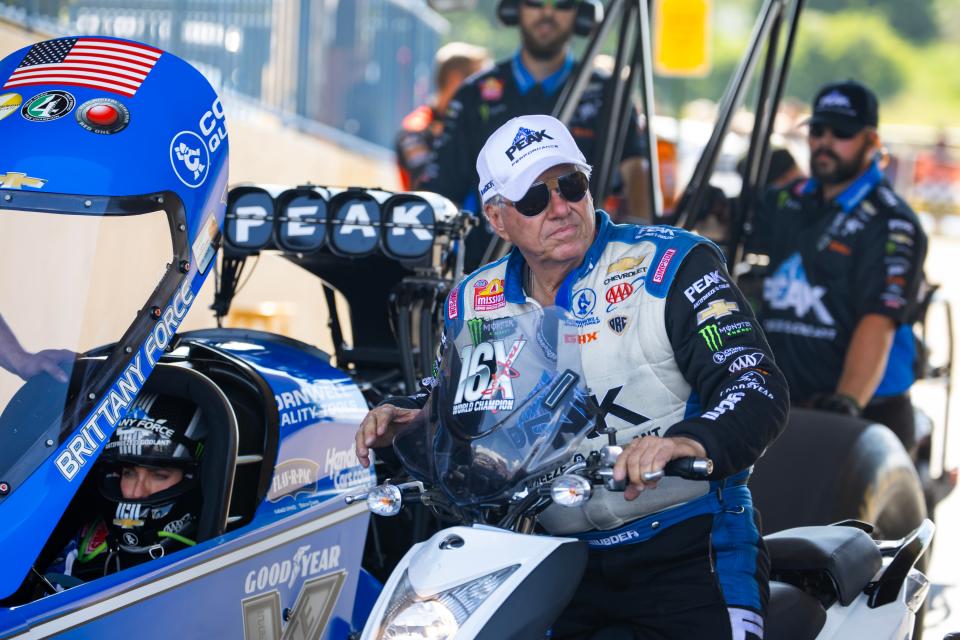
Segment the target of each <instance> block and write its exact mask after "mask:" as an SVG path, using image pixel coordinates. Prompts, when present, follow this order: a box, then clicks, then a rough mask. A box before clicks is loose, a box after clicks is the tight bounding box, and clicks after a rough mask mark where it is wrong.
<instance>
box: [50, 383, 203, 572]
mask: <svg viewBox="0 0 960 640" xmlns="http://www.w3.org/2000/svg"><path fill="white" fill-rule="evenodd" d="M206 434H207V429H206V425H205V422H204V419H203V414H202V412H201V411H200V408H199V407H197V406H196V405H195V404H193V403H191V402H189V401H186V400H183V399H181V398H177V397H174V396H170V395H162V394H155V393H145V394H142V395H141V396H140V397H138V398H137V400H136V401H135V403H134V405H133V407H132V408H131V409H130V412H129V413H128V414H127V416H126V417H125V418H124V419H123V420H121V421H120V424H119V426H118V427H117V430H116V431H115V432H114V434H113V436H112V437H111V438H110V441H109V442H108V443H107V445H106V447H105V449H104V452H103V454H102V456H101V458H100V463H99V470H98V472H97V477H98V487H97V489H98V491H99V494H100V497H102V498H103V502H102V504H103V509H102V513H101V514H100V516H99V517H98V518H96V519H95V520H93V521H92V522H89V523H87V524H86V525H85V526H83V527H82V528H81V530H80V532H79V535H78V536H77V537H76V539H74V540H73V541H71V542H70V544H68V545H67V547H66V548H65V549H64V551H63V553H62V554H61V556H60V557H59V558H58V559H57V561H56V562H55V563H54V565H53V566H51V567H50V569H49V570H48V572H47V578H48V579H51V581H52V582H54V583H55V584H59V585H61V586H64V587H68V586H73V585H74V584H77V583H79V582H82V581H85V580H90V579H93V578H96V577H99V576H102V575H105V574H107V573H112V572H115V571H119V570H121V569H125V568H128V567H131V566H134V565H137V564H140V563H141V562H144V561H146V560H150V559H155V558H160V557H163V556H164V555H166V554H167V553H170V552H172V551H176V550H178V549H182V548H184V547H186V546H193V545H194V544H196V541H195V538H196V532H197V519H198V517H199V513H200V508H201V504H202V497H201V493H200V481H199V464H200V460H201V459H202V456H203V446H204V440H205V437H206Z"/></svg>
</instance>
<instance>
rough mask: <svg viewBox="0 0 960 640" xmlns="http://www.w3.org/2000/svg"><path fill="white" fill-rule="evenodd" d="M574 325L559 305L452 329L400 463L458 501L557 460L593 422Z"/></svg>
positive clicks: (513, 483)
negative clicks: (426, 401)
mask: <svg viewBox="0 0 960 640" xmlns="http://www.w3.org/2000/svg"><path fill="white" fill-rule="evenodd" d="M586 398H587V393H586V391H585V389H584V384H583V372H582V364H581V352H580V345H579V337H578V335H577V328H576V325H575V324H574V323H573V320H572V318H570V317H569V315H568V314H567V312H565V311H563V310H562V309H559V308H556V307H549V308H547V309H544V310H536V311H533V312H530V313H527V314H524V315H520V316H514V317H510V318H497V319H493V320H487V319H479V318H476V319H472V320H468V321H466V322H462V323H459V324H458V325H457V326H455V327H454V328H453V329H450V328H448V330H447V332H446V334H445V336H444V345H443V347H442V353H441V367H440V371H439V376H438V381H437V385H436V387H435V388H434V390H433V392H432V393H431V397H430V399H429V401H428V403H427V406H426V407H425V409H424V411H423V412H422V413H421V416H420V419H418V420H417V421H416V424H415V425H414V424H412V425H411V426H410V428H408V429H406V430H404V432H403V433H402V434H400V435H398V436H397V438H396V439H395V440H394V449H395V450H396V452H397V454H398V456H399V457H400V459H401V461H402V462H403V463H404V466H405V467H406V468H407V470H408V471H410V472H411V473H412V474H413V475H415V476H417V477H419V478H420V479H421V480H425V481H430V482H433V483H436V484H438V485H440V486H441V487H442V488H443V489H444V491H445V493H447V494H448V496H449V497H450V499H451V500H452V501H453V502H454V503H455V504H458V505H461V506H469V505H477V504H480V503H496V502H498V501H500V500H502V499H503V498H506V497H509V496H510V495H512V494H513V493H514V492H516V491H518V490H520V489H522V486H521V485H523V484H524V483H525V481H527V480H529V479H531V478H535V477H539V476H541V475H543V474H545V473H548V472H550V471H552V470H554V469H556V468H557V467H559V466H561V465H562V464H563V463H564V462H566V461H567V459H568V458H570V457H571V456H572V455H573V452H574V451H575V450H576V448H577V446H578V445H579V444H580V442H581V441H582V440H583V438H584V437H585V436H586V434H587V433H588V432H589V430H590V429H591V428H592V426H593V423H592V421H591V420H590V419H589V417H588V416H589V412H588V408H587V403H586Z"/></svg>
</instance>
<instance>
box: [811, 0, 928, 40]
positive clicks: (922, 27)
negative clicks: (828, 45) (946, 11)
mask: <svg viewBox="0 0 960 640" xmlns="http://www.w3.org/2000/svg"><path fill="white" fill-rule="evenodd" d="M936 4H937V0H846V1H843V0H839V1H838V0H810V1H809V2H808V3H807V8H809V9H816V10H820V11H824V12H833V13H845V12H847V11H851V10H852V11H862V12H864V13H875V14H876V15H879V16H881V17H882V18H883V19H884V20H885V21H886V22H887V23H888V24H890V25H891V26H892V27H893V28H894V29H895V30H896V31H897V33H899V34H900V35H901V36H903V37H904V38H906V39H907V40H912V41H915V42H929V41H930V40H932V39H933V38H935V37H936V36H937V35H938V31H939V30H938V29H937V10H936Z"/></svg>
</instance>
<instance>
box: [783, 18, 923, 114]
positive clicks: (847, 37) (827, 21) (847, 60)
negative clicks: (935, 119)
mask: <svg viewBox="0 0 960 640" xmlns="http://www.w3.org/2000/svg"><path fill="white" fill-rule="evenodd" d="M911 57H912V48H911V47H910V45H909V44H908V43H906V42H905V41H904V40H903V39H901V38H900V37H899V36H898V35H897V34H896V33H894V31H893V30H892V29H891V28H890V26H889V25H888V24H887V22H886V21H885V20H884V19H883V18H882V17H880V16H878V15H876V14H874V13H867V12H858V11H845V12H843V13H838V14H832V15H828V14H822V13H818V12H816V11H809V12H806V13H805V15H804V16H803V17H802V19H801V25H800V31H799V32H798V34H797V47H796V51H795V53H794V59H793V65H792V68H791V72H790V80H789V83H788V85H787V93H788V94H789V95H792V96H794V97H796V98H799V99H801V100H804V101H806V100H809V99H810V98H811V97H812V96H813V95H814V93H816V90H817V88H818V87H820V86H821V85H823V84H824V83H826V82H830V81H832V80H842V79H845V78H855V79H857V80H859V81H860V82H862V83H864V84H866V85H867V86H868V87H870V88H871V89H873V90H874V91H875V92H876V93H877V96H878V97H879V98H880V99H881V100H884V99H889V98H892V97H893V96H895V95H896V94H897V93H899V92H900V91H901V90H902V89H903V87H904V86H905V82H906V79H907V74H908V71H907V64H908V61H909V58H911Z"/></svg>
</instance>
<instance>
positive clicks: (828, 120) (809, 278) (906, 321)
mask: <svg viewBox="0 0 960 640" xmlns="http://www.w3.org/2000/svg"><path fill="white" fill-rule="evenodd" d="M877 122H878V106H877V98H876V96H875V95H874V94H873V92H872V91H870V90H869V89H868V88H867V87H865V86H863V85H862V84H860V83H858V82H855V81H853V80H847V81H843V82H835V83H831V84H828V85H826V86H824V87H823V88H822V89H820V91H819V92H818V93H817V95H816V97H815V99H814V101H813V116H812V117H811V118H810V120H809V139H808V141H809V145H810V174H811V178H810V179H809V180H798V181H795V182H793V183H792V184H789V185H787V186H786V187H783V188H778V189H774V190H772V191H770V192H768V194H767V195H766V197H765V199H764V202H763V204H762V206H761V207H760V210H759V212H758V214H757V219H756V221H755V222H756V225H755V232H754V234H753V238H752V240H751V246H752V247H753V251H755V252H757V253H764V254H767V255H769V257H770V265H769V272H768V273H769V275H768V276H767V277H766V279H765V281H764V286H763V303H762V308H761V309H760V311H759V313H758V316H759V317H760V319H761V321H762V322H763V328H764V330H765V331H766V333H767V336H768V338H769V340H770V345H771V346H772V347H773V351H774V353H775V354H776V356H777V362H778V363H779V365H780V366H781V367H782V368H783V372H784V374H786V376H787V381H788V382H789V383H790V395H791V398H792V399H793V402H794V403H797V404H801V405H805V406H812V407H815V408H819V409H824V410H827V411H836V412H839V413H845V414H849V415H853V416H858V415H861V414H862V415H864V416H865V417H867V418H870V419H872V420H876V421H878V422H881V423H883V424H886V425H888V426H889V427H890V428H891V429H893V430H894V431H895V432H896V433H897V435H898V436H899V437H900V439H901V440H902V441H903V443H904V446H905V447H906V448H907V450H908V451H910V450H911V449H912V448H913V447H914V445H915V437H914V419H913V407H912V406H911V403H910V397H909V393H908V392H909V389H910V385H911V384H913V380H914V373H913V365H914V355H915V354H914V340H913V333H912V330H911V326H910V323H911V322H912V320H913V317H914V315H915V312H916V310H917V306H918V305H917V297H918V288H919V287H920V283H921V280H922V270H923V260H924V257H925V255H926V251H927V238H926V235H925V234H924V232H923V229H922V228H921V226H920V223H919V221H918V220H917V217H916V215H915V214H914V213H913V211H912V210H911V209H910V207H909V206H908V205H907V204H906V203H905V202H904V201H903V200H901V199H900V198H899V197H898V196H897V195H896V194H895V193H894V192H893V189H892V187H891V186H890V183H889V182H888V181H887V180H886V178H885V177H884V174H883V172H882V171H881V169H880V167H879V166H878V164H877V157H878V153H877V152H878V149H879V146H880V142H879V138H878V135H877Z"/></svg>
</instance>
